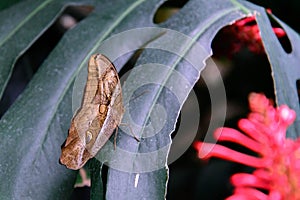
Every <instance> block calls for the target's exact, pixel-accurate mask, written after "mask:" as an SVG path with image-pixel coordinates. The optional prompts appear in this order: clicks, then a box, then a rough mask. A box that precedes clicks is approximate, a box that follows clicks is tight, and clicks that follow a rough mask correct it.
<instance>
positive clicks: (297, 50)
mask: <svg viewBox="0 0 300 200" xmlns="http://www.w3.org/2000/svg"><path fill="white" fill-rule="evenodd" d="M260 10H261V12H260V15H257V16H256V18H257V22H258V25H259V29H260V31H261V37H262V39H263V44H264V47H265V50H266V53H267V55H268V58H269V61H270V64H271V68H272V72H273V74H272V75H273V79H274V85H275V92H276V100H277V104H278V105H282V104H287V105H288V106H289V107H290V108H292V109H293V110H295V111H296V114H297V118H296V120H295V122H294V123H293V124H292V125H291V127H290V128H289V129H288V132H287V136H288V137H291V138H294V139H296V138H298V137H299V136H300V118H299V117H300V107H299V98H298V89H297V87H296V82H297V80H299V79H300V67H299V58H300V37H299V34H298V33H296V32H295V31H294V30H293V29H291V28H290V27H289V26H287V25H286V24H284V23H283V22H282V21H280V20H279V19H277V18H276V17H275V16H273V18H274V19H276V21H277V22H278V23H279V24H280V25H281V26H282V28H284V30H285V32H286V34H287V36H288V38H289V40H290V41H291V45H292V52H291V53H287V52H285V50H284V49H283V48H282V46H281V45H280V43H279V40H278V39H277V38H276V35H275V34H273V32H272V26H271V24H270V21H269V19H268V16H267V14H266V12H264V11H263V10H262V9H260ZM270 33H271V34H270Z"/></svg>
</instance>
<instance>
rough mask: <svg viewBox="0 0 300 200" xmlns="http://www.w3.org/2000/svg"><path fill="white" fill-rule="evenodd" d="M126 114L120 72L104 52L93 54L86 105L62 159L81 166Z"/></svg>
mask: <svg viewBox="0 0 300 200" xmlns="http://www.w3.org/2000/svg"><path fill="white" fill-rule="evenodd" d="M123 114H124V107H123V103H122V91H121V84H120V80H119V76H118V73H117V71H116V69H115V67H114V65H113V64H112V62H111V61H110V60H109V59H108V58H107V57H105V56H104V55H101V54H95V55H92V56H91V58H90V60H89V65H88V78H87V83H86V86H85V91H84V96H83V100H82V105H81V107H80V109H79V110H78V112H77V113H76V114H75V116H74V117H73V119H72V121H71V127H70V129H69V134H68V137H67V139H66V141H65V143H64V144H63V145H62V149H61V156H60V163H61V164H63V165H65V166H66V167H67V168H69V169H74V170H77V169H80V168H81V167H83V165H84V164H85V163H86V162H87V161H88V160H89V159H90V158H92V157H94V156H95V155H96V154H97V153H98V151H99V150H100V149H101V148H102V147H103V146H104V144H105V143H106V142H107V141H108V139H109V138H110V136H111V135H112V134H113V131H114V129H115V128H117V126H118V125H119V124H120V122H121V120H122V117H123Z"/></svg>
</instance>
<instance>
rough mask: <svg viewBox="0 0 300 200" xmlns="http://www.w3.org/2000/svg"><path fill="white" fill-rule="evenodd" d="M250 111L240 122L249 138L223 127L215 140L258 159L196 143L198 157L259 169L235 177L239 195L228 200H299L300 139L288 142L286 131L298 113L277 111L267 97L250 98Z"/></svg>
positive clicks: (286, 110) (280, 108)
mask: <svg viewBox="0 0 300 200" xmlns="http://www.w3.org/2000/svg"><path fill="white" fill-rule="evenodd" d="M249 107H250V110H251V113H250V114H249V116H248V118H247V119H241V120H240V121H239V122H238V126H239V128H240V129H241V130H242V131H243V132H244V133H245V134H243V133H241V132H239V131H237V130H235V129H231V128H225V127H223V128H219V129H217V130H216V131H215V133H214V137H215V138H218V140H219V141H227V142H234V143H238V144H240V145H242V146H244V147H247V148H248V149H250V150H252V151H254V152H256V153H257V155H258V156H257V157H256V156H252V155H246V154H243V153H240V152H237V151H235V150H232V149H229V148H227V147H225V146H222V145H219V144H209V143H202V142H196V143H195V144H194V147H195V148H196V149H197V151H198V156H199V157H200V158H202V159H203V158H204V159H205V158H210V157H219V158H223V159H226V160H230V161H234V162H237V163H241V164H244V165H248V166H251V167H254V168H256V170H255V171H254V172H253V173H252V174H247V173H237V174H234V175H233V176H232V177H231V182H232V184H233V185H234V186H235V191H234V194H233V195H232V196H230V197H228V198H227V200H248V199H249V200H250V199H251V200H252V199H253V200H254V199H257V200H299V199H300V139H297V140H295V141H294V140H292V139H288V138H286V130H287V128H288V126H289V125H290V124H292V123H293V122H294V120H295V118H296V113H295V111H293V110H291V109H289V108H288V106H286V105H282V106H280V107H278V108H274V107H273V106H272V105H271V103H270V101H269V100H268V99H267V98H266V97H265V96H264V95H263V94H257V93H251V94H250V96H249ZM261 189H262V190H264V191H267V192H266V193H264V192H262V191H261Z"/></svg>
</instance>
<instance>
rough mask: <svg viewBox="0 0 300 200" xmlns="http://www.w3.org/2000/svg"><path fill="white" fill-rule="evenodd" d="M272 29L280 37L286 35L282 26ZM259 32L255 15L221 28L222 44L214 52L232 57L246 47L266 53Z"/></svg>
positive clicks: (259, 52)
mask: <svg viewBox="0 0 300 200" xmlns="http://www.w3.org/2000/svg"><path fill="white" fill-rule="evenodd" d="M267 12H268V13H271V10H270V9H267ZM272 29H273V32H274V33H275V35H276V36H277V37H278V38H284V37H286V33H285V31H284V30H283V29H282V28H280V27H272ZM259 32H260V31H259V28H258V25H257V23H256V20H255V16H251V17H246V18H243V19H241V20H238V21H236V22H235V23H234V24H232V25H230V26H226V27H225V28H223V29H222V30H221V32H220V33H221V34H220V35H219V37H221V38H220V44H219V46H217V47H216V48H215V51H214V54H215V55H217V56H218V55H227V56H228V57H230V58H231V57H232V56H233V55H234V54H236V53H237V52H239V51H240V50H241V49H242V48H244V47H246V48H248V50H249V51H251V52H252V53H255V54H265V50H264V47H263V44H262V40H261V36H260V33H259ZM220 45H221V46H220Z"/></svg>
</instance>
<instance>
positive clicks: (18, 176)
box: [0, 0, 276, 199]
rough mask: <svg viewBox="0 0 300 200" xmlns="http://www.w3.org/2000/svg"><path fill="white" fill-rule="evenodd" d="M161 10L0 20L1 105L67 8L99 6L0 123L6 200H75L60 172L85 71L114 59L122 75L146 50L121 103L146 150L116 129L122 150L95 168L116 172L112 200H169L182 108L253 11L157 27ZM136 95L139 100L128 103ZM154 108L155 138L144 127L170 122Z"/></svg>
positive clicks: (223, 2)
mask: <svg viewBox="0 0 300 200" xmlns="http://www.w3.org/2000/svg"><path fill="white" fill-rule="evenodd" d="M162 3H163V1H162V0H152V1H147V0H124V1H118V2H111V1H110V0H103V1H101V2H100V1H96V0H95V1H93V0H90V1H88V0H77V1H75V0H74V1H71V0H65V1H60V0H52V1H51V0H47V1H42V0H38V1H36V0H26V1H22V2H20V3H19V4H16V5H15V6H13V7H10V8H8V9H6V10H3V11H2V12H1V13H0V32H1V35H0V49H1V52H2V55H3V56H1V58H0V66H1V68H0V96H2V94H3V91H4V89H5V87H6V84H7V82H8V80H9V78H10V76H11V73H12V71H13V66H14V63H15V62H16V60H17V59H18V58H19V57H20V55H22V54H23V52H24V51H26V49H28V48H29V47H30V45H31V44H32V43H33V42H34V41H35V40H36V39H37V38H38V37H39V36H40V35H41V34H42V33H43V32H44V31H45V30H46V29H47V28H48V27H49V26H50V25H51V24H52V23H53V22H54V21H55V19H56V18H57V17H58V16H59V14H60V13H61V12H62V10H63V9H64V8H65V7H66V6H68V5H91V6H94V11H93V13H91V14H90V15H89V16H88V17H87V18H85V19H84V20H82V21H81V22H80V23H79V24H78V25H77V26H76V27H74V28H72V29H71V30H69V31H68V32H67V33H66V34H65V35H64V36H63V38H62V39H61V40H60V42H59V43H58V45H57V46H56V47H55V49H54V50H53V51H52V52H51V53H50V55H49V56H48V57H47V59H46V60H45V61H44V63H43V64H42V66H41V67H40V68H39V70H38V72H37V73H36V74H35V75H34V77H33V79H32V80H31V81H30V83H29V85H28V86H27V88H26V90H25V91H24V92H23V93H22V94H21V96H20V97H19V98H18V100H17V101H16V102H15V103H14V104H13V105H12V107H11V108H9V110H8V111H7V113H6V114H5V115H4V116H3V117H2V119H1V121H0V130H1V132H0V136H1V143H0V159H1V170H0V178H1V180H5V184H2V185H1V186H0V194H1V198H3V199H20V198H22V197H24V198H27V199H28V198H29V199H66V198H68V197H69V196H70V193H71V191H72V189H73V184H74V182H75V178H76V173H75V172H73V171H71V170H68V169H66V168H65V167H64V166H61V165H59V164H58V159H59V156H60V145H61V144H62V143H63V141H64V140H65V138H66V135H67V130H68V128H69V125H70V121H71V118H72V106H75V105H72V104H73V103H74V98H73V99H72V92H73V85H74V84H75V86H76V84H77V80H78V79H76V77H77V76H79V75H81V73H84V72H86V66H87V61H88V59H89V57H90V56H91V55H92V54H93V53H95V52H99V53H103V54H106V55H108V56H109V58H110V59H111V60H113V61H115V64H116V67H117V69H118V70H121V68H122V67H123V65H124V63H126V62H127V61H128V59H129V57H130V56H132V55H133V53H134V51H135V50H137V49H139V48H144V50H143V52H142V54H141V55H140V56H139V59H138V60H137V63H136V67H135V68H134V70H133V71H131V74H130V75H129V77H128V79H127V80H126V82H125V83H124V87H123V95H124V97H126V98H124V99H125V101H126V102H127V103H128V104H127V103H126V104H125V105H126V106H127V107H126V109H127V111H128V113H129V114H131V117H132V119H133V121H134V123H135V124H137V125H139V126H137V127H138V128H136V127H133V130H134V134H136V135H137V136H138V137H139V138H141V141H140V142H137V141H136V140H135V139H134V138H133V137H131V136H128V135H127V134H126V133H125V129H124V128H121V127H120V129H121V130H120V131H119V134H118V137H117V144H118V146H117V147H118V148H117V150H115V151H112V149H113V147H111V146H110V145H112V144H111V143H107V145H105V147H104V148H103V149H102V150H101V151H100V153H99V156H98V158H99V159H100V161H106V162H107V164H108V165H109V166H110V167H111V168H109V172H108V182H107V189H106V191H107V192H106V199H143V198H144V199H164V198H165V194H166V185H167V180H168V169H167V156H168V153H169V149H170V142H171V138H170V134H171V133H172V132H173V131H174V129H175V123H176V121H177V118H178V115H179V111H180V109H181V108H182V106H183V103H184V101H185V100H186V98H187V97H188V94H189V93H190V91H191V90H192V88H193V86H194V84H195V83H196V81H197V80H198V79H199V76H200V72H201V70H202V69H203V68H204V61H205V60H206V59H207V57H209V56H210V54H211V47H210V45H211V41H212V39H213V37H214V36H215V34H216V32H217V31H218V30H219V29H221V28H222V27H223V26H225V25H227V24H230V23H232V22H234V21H235V20H237V19H240V18H241V17H243V16H246V15H250V14H251V13H252V12H253V10H255V9H257V8H256V7H255V9H252V7H251V8H250V7H249V5H250V4H249V5H248V4H247V5H243V4H241V3H239V1H234V0H231V1H230V0H211V1H205V0H190V1H189V2H188V3H187V4H186V5H185V7H183V8H182V9H181V10H180V11H179V12H178V13H176V14H175V15H174V16H172V17H171V18H170V19H169V20H167V21H166V22H164V23H161V24H154V23H153V22H152V19H153V15H154V13H155V11H156V9H157V8H158V7H159V6H160V5H161V4H162ZM246 6H248V7H249V8H247V7H246ZM145 27H148V28H145ZM199 44H200V46H201V48H199ZM121 55H124V56H121ZM120 56H121V57H120ZM187 61H188V62H187ZM151 63H158V65H152V64H151ZM157 67H158V68H157ZM83 77H84V76H83ZM178 77H181V78H178ZM75 79H76V80H75ZM79 79H80V77H79ZM83 79H84V78H83ZM148 79H149V80H150V79H151V80H152V82H149V83H147V84H145V85H139V86H141V87H136V85H134V84H135V83H139V81H143V80H148ZM275 79H276V77H275ZM75 89H76V88H75ZM131 92H133V93H134V95H133V96H130V95H129V94H131ZM175 94H176V95H175ZM75 95H76V94H75ZM126 95H127V96H126ZM73 97H74V94H73ZM131 98H132V99H131ZM78 99H80V98H78ZM129 99H131V100H130V101H129ZM72 100H73V101H72ZM75 100H76V99H75ZM158 105H159V106H161V107H163V108H164V109H165V113H167V115H166V116H167V117H166V119H165V120H166V122H165V124H164V126H163V127H161V129H159V130H155V129H154V130H153V132H151V131H149V129H147V126H148V125H149V124H151V123H154V121H155V120H157V121H159V120H161V117H162V116H164V115H163V114H164V113H161V114H162V115H158V114H157V113H156V111H157V108H160V107H159V106H158ZM157 106H158V107H157ZM75 108H77V107H76V106H75ZM126 132H128V131H126ZM151 133H152V134H153V135H151ZM149 134H150V136H149ZM142 136H144V137H142ZM145 136H147V137H145ZM160 149H164V150H163V151H159V150H160ZM120 150H121V151H120ZM120 152H125V154H123V153H120ZM124 155H126V156H124ZM144 155H147V156H146V157H145V156H144ZM149 155H151V156H153V157H151V156H149ZM127 158H128V159H127ZM152 158H155V159H152ZM141 161H143V162H141ZM120 163H121V165H120ZM97 166H98V165H97ZM99 170H101V168H100V167H99ZM93 171H94V172H93V173H92V175H91V176H92V177H94V178H96V179H99V174H100V171H98V170H93ZM93 180H94V179H93ZM97 184H99V185H98V186H97ZM92 185H93V189H92V191H93V194H92V195H91V196H92V198H98V197H99V196H102V192H103V188H101V187H102V186H101V183H99V182H98V181H97V183H96V184H95V183H94V184H93V183H92ZM94 191H95V192H94Z"/></svg>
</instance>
